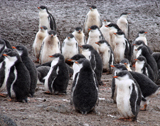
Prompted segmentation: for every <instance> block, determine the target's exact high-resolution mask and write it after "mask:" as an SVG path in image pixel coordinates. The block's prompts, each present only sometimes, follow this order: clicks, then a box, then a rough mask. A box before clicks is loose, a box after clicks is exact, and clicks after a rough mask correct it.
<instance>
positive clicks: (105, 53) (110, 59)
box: [96, 40, 114, 74]
mask: <svg viewBox="0 0 160 126" xmlns="http://www.w3.org/2000/svg"><path fill="white" fill-rule="evenodd" d="M96 44H98V45H99V52H100V54H101V57H102V61H103V70H107V73H108V74H109V73H112V69H111V66H110V65H113V63H114V54H113V51H112V48H111V47H110V45H109V44H108V42H107V41H106V40H100V41H99V42H96Z"/></svg>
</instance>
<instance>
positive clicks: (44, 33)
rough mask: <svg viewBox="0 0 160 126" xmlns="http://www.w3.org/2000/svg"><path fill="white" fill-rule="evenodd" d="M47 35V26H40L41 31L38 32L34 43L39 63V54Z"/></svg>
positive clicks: (34, 50)
mask: <svg viewBox="0 0 160 126" xmlns="http://www.w3.org/2000/svg"><path fill="white" fill-rule="evenodd" d="M46 36H47V27H46V26H42V27H40V28H39V31H38V32H37V34H36V37H35V40H34V43H33V46H32V47H33V52H34V55H35V57H36V58H37V60H36V62H37V63H39V55H40V49H41V46H42V42H43V39H44V38H45V37H46Z"/></svg>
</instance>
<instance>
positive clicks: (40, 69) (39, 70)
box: [36, 66, 50, 84]
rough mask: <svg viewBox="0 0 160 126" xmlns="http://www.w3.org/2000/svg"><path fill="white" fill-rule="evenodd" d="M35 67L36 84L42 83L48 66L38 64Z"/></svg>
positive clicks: (48, 68)
mask: <svg viewBox="0 0 160 126" xmlns="http://www.w3.org/2000/svg"><path fill="white" fill-rule="evenodd" d="M36 69H37V74H38V77H37V84H44V81H45V79H44V77H45V76H46V75H47V74H48V72H49V70H50V67H49V66H39V67H38V68H36Z"/></svg>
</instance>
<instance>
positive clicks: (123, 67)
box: [110, 64, 127, 73]
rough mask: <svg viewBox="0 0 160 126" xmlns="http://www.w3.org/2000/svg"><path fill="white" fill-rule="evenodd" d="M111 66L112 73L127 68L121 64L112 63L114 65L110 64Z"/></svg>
mask: <svg viewBox="0 0 160 126" xmlns="http://www.w3.org/2000/svg"><path fill="white" fill-rule="evenodd" d="M110 66H111V67H112V68H114V71H115V72H114V73H119V72H121V71H122V70H127V68H126V67H125V65H122V64H114V65H110Z"/></svg>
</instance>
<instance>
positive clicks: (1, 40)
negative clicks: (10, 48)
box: [0, 39, 6, 51]
mask: <svg viewBox="0 0 160 126" xmlns="http://www.w3.org/2000/svg"><path fill="white" fill-rule="evenodd" d="M5 45H6V44H5V42H4V40H3V39H0V51H1V49H2V48H4V47H5Z"/></svg>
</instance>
